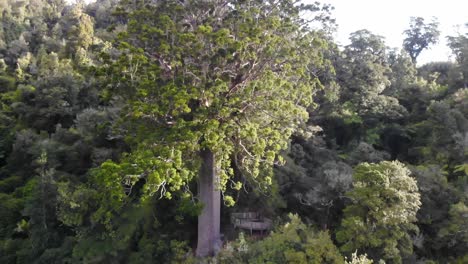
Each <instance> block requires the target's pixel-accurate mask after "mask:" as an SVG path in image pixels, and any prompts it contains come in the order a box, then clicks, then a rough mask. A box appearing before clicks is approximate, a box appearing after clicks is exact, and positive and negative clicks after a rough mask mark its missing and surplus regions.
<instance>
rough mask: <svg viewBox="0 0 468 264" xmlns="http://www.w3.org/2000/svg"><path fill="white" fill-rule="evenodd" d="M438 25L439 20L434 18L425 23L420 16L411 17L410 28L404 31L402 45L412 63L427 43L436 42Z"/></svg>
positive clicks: (427, 45)
mask: <svg viewBox="0 0 468 264" xmlns="http://www.w3.org/2000/svg"><path fill="white" fill-rule="evenodd" d="M438 26H439V22H437V19H436V18H433V20H432V21H431V22H430V23H427V24H426V23H424V18H422V17H412V18H411V22H410V28H409V29H407V30H405V31H404V34H405V35H406V38H405V39H404V40H403V47H404V49H405V50H406V51H407V52H408V54H409V55H410V57H411V60H412V61H413V63H416V59H417V58H418V56H419V54H420V53H421V52H422V51H423V50H425V49H427V48H428V47H429V45H431V44H435V43H437V41H438V40H439V35H440V31H439V29H438Z"/></svg>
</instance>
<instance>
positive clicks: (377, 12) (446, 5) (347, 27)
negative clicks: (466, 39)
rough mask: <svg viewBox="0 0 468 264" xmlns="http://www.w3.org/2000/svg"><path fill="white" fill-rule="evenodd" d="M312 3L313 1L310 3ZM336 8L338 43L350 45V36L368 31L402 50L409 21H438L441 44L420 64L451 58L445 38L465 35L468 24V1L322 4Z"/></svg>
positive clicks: (377, 0)
mask: <svg viewBox="0 0 468 264" xmlns="http://www.w3.org/2000/svg"><path fill="white" fill-rule="evenodd" d="M308 1H309V2H311V1H312V0H308ZM320 2H322V3H329V4H332V5H333V6H334V7H335V10H334V12H333V16H334V18H335V19H336V22H337V24H338V32H337V33H336V35H335V38H336V40H337V41H338V42H339V43H340V44H342V45H347V44H349V40H348V37H349V34H350V33H351V32H354V31H357V30H360V29H364V28H365V29H368V30H370V31H371V32H372V33H374V34H377V35H381V36H383V37H385V42H386V44H387V46H389V47H392V48H393V47H397V48H401V46H402V42H403V38H404V37H403V35H402V32H403V31H404V30H405V29H407V28H409V22H410V17H412V16H416V17H417V16H420V17H423V18H424V19H425V20H426V21H427V22H429V21H430V20H431V19H432V17H436V18H437V19H438V21H439V23H440V25H439V29H440V30H441V37H440V40H439V44H438V45H436V46H433V47H432V48H431V49H430V50H425V51H423V52H422V53H421V55H420V56H419V58H418V64H423V63H426V62H430V61H446V60H447V59H448V57H449V56H450V55H451V52H450V49H449V48H448V47H447V43H446V38H445V37H446V36H447V35H452V36H453V35H455V34H456V32H457V28H456V26H457V25H459V26H460V27H459V28H458V31H459V32H465V31H466V30H465V27H464V24H466V23H468V0H443V1H437V0H320Z"/></svg>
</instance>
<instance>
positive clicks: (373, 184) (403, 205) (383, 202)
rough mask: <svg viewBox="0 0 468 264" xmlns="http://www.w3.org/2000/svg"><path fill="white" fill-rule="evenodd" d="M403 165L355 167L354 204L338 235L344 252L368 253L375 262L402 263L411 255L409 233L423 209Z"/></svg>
mask: <svg viewBox="0 0 468 264" xmlns="http://www.w3.org/2000/svg"><path fill="white" fill-rule="evenodd" d="M409 175H410V171H409V170H408V169H407V168H406V167H405V166H404V165H403V164H402V163H400V162H397V161H394V162H388V161H383V162H380V163H378V164H369V163H362V164H359V165H358V166H356V167H355V169H354V175H353V185H354V189H353V190H352V191H350V192H349V193H348V196H349V198H350V199H351V201H352V204H350V205H348V206H347V207H346V208H345V210H344V218H343V221H342V223H341V227H340V229H339V231H338V232H337V234H336V238H337V240H338V241H339V242H340V243H342V246H341V249H342V250H343V252H346V253H351V252H353V251H355V250H362V251H365V252H367V253H368V254H369V256H371V257H372V258H373V259H377V258H378V256H381V258H383V259H384V260H391V261H393V262H396V263H401V256H402V255H403V256H404V255H406V254H409V253H411V251H412V246H411V240H410V237H409V236H410V233H409V232H412V231H416V230H417V228H416V226H415V225H414V224H413V223H414V222H416V213H417V211H418V209H419V207H420V206H421V202H420V195H419V193H418V187H417V185H416V181H415V180H414V179H413V178H411V177H410V176H409Z"/></svg>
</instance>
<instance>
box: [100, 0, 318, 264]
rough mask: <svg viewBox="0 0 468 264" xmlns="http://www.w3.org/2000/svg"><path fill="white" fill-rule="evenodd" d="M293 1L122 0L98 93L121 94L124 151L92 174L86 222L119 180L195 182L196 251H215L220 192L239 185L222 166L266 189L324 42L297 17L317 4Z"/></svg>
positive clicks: (117, 196)
mask: <svg viewBox="0 0 468 264" xmlns="http://www.w3.org/2000/svg"><path fill="white" fill-rule="evenodd" d="M297 2H298V1H292V0H279V1H237V0H223V1H221V0H203V1H190V0H189V1H176V0H173V1H170V0H169V1H137V2H131V3H130V1H129V2H128V3H125V2H124V3H123V6H122V7H121V8H120V9H119V14H120V15H122V16H123V17H124V19H128V27H127V30H126V31H125V32H123V33H121V34H120V39H119V41H118V45H119V48H120V56H119V57H118V58H117V60H114V61H112V60H108V61H107V62H106V65H107V66H108V67H104V69H105V71H106V74H107V76H111V78H112V82H111V83H110V84H109V85H108V88H109V90H108V92H109V93H107V92H105V93H104V95H108V94H110V95H112V94H114V95H115V98H117V97H119V98H123V99H124V100H125V102H126V110H125V111H124V112H125V116H124V118H123V122H122V126H121V127H120V131H122V132H123V133H124V134H125V136H127V138H128V143H129V145H130V146H131V151H130V152H129V153H128V154H127V155H126V156H124V157H123V158H122V159H121V160H120V161H119V162H118V163H115V162H110V161H108V162H106V163H104V164H103V165H102V166H101V168H100V169H99V170H98V171H97V172H96V174H95V176H96V177H95V178H94V179H95V180H96V181H97V182H105V184H106V190H108V193H102V194H101V195H102V199H104V200H105V201H107V202H108V203H111V204H112V205H113V206H112V207H106V206H105V203H103V205H102V207H101V209H100V210H98V211H97V212H96V214H95V215H94V219H95V220H100V221H102V222H104V223H106V222H107V223H108V222H109V221H111V218H112V214H111V213H110V212H111V211H112V210H109V208H113V209H115V208H116V207H115V206H116V205H118V203H119V202H120V201H122V200H124V199H126V195H125V193H124V192H123V191H122V185H121V182H122V181H123V182H124V183H125V184H126V186H125V187H127V188H132V186H134V184H135V183H136V182H138V181H144V185H143V193H144V195H143V198H144V197H147V196H148V195H154V194H156V195H158V196H159V197H166V198H170V197H171V195H172V194H173V193H175V192H178V191H179V190H181V189H187V188H188V183H189V182H191V181H192V180H194V179H198V198H199V201H200V202H201V203H202V204H203V209H202V212H201V214H200V215H199V223H198V246H197V252H196V254H197V255H198V256H207V255H212V254H215V253H216V248H217V247H218V246H219V242H220V241H219V239H220V206H221V195H222V194H223V193H224V191H225V189H226V188H227V187H229V186H233V187H234V188H240V186H241V184H240V183H239V182H234V181H233V180H232V179H233V176H234V175H233V174H234V171H236V172H239V173H240V174H242V176H243V177H251V178H253V179H254V180H255V181H256V182H257V183H258V186H260V188H266V187H267V186H268V184H269V183H270V182H271V180H272V178H271V172H272V167H273V165H274V164H277V163H281V159H280V157H279V156H278V153H279V151H280V150H282V149H285V148H286V146H287V142H288V138H289V137H290V135H291V134H292V133H293V131H294V130H295V129H296V128H297V127H298V126H299V125H300V124H302V123H303V122H304V121H305V120H306V119H307V117H308V114H307V111H306V107H307V106H308V105H310V104H311V102H312V95H313V93H314V89H315V88H317V87H318V86H319V85H320V84H319V81H318V80H317V79H316V78H315V77H313V76H314V71H316V70H317V69H318V68H319V67H320V65H321V63H322V61H323V58H322V56H321V50H323V49H324V48H325V47H324V45H325V44H324V43H326V42H325V41H324V40H323V38H322V36H321V33H320V32H319V31H314V30H311V29H310V28H308V27H307V21H304V20H303V19H301V14H302V12H306V11H310V12H320V11H318V10H320V8H318V7H317V6H304V5H298V3H297ZM317 17H320V16H317ZM109 58H111V57H109ZM107 80H109V79H107ZM116 100H117V99H116ZM135 186H136V185H135ZM232 202H233V199H232V198H231V197H228V196H227V195H224V203H225V204H232Z"/></svg>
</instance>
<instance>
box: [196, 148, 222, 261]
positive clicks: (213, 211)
mask: <svg viewBox="0 0 468 264" xmlns="http://www.w3.org/2000/svg"><path fill="white" fill-rule="evenodd" d="M200 157H201V159H202V165H201V168H200V176H199V182H198V196H199V198H200V202H201V203H202V204H203V210H202V212H201V214H200V215H199V216H198V243H197V252H196V255H197V256H199V257H206V256H213V255H215V254H216V253H218V251H219V249H220V247H221V238H220V221H221V219H220V212H221V192H220V190H219V178H218V173H217V168H216V161H215V155H214V154H213V152H211V151H210V150H204V151H202V152H201V153H200Z"/></svg>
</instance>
